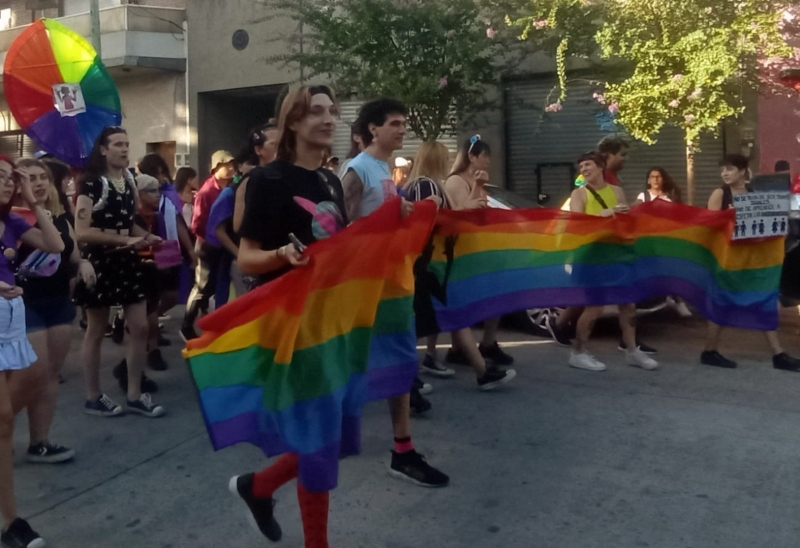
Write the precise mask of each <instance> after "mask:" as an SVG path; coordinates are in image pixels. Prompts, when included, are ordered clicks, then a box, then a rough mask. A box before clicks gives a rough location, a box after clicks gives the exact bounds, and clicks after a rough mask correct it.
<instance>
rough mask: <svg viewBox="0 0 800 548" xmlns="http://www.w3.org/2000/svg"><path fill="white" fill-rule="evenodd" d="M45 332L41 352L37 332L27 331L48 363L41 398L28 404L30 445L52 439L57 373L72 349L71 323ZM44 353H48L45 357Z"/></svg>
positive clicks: (41, 359) (41, 360) (39, 354)
mask: <svg viewBox="0 0 800 548" xmlns="http://www.w3.org/2000/svg"><path fill="white" fill-rule="evenodd" d="M43 333H44V334H45V338H46V353H40V352H41V351H40V349H39V346H38V344H39V343H38V342H34V336H32V335H36V334H37V333H32V334H29V335H28V340H29V341H30V342H31V345H33V350H34V351H35V352H36V355H37V356H38V357H39V362H44V363H46V364H47V368H46V371H45V375H46V377H45V381H44V386H43V389H42V392H41V393H40V395H39V397H38V398H36V399H35V400H33V401H31V402H30V403H29V404H28V423H29V427H30V428H29V429H30V445H36V444H38V443H44V442H46V441H48V439H49V435H50V427H51V425H52V424H53V417H54V416H55V411H56V402H57V400H58V377H59V374H60V373H61V368H62V367H63V366H64V362H65V361H66V359H67V354H68V353H69V347H70V338H71V337H72V326H71V325H56V326H53V327H51V328H49V329H48V330H47V331H44V332H43ZM43 356H45V357H46V360H45V359H44V358H43ZM31 367H33V366H31ZM29 369H30V368H29Z"/></svg>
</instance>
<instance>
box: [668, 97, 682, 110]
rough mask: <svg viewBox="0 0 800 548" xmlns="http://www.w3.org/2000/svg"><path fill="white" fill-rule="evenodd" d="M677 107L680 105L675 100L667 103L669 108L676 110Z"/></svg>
mask: <svg viewBox="0 0 800 548" xmlns="http://www.w3.org/2000/svg"><path fill="white" fill-rule="evenodd" d="M679 105H680V103H679V102H678V100H677V99H673V100H672V101H670V102H669V106H670V107H671V108H678V106H679Z"/></svg>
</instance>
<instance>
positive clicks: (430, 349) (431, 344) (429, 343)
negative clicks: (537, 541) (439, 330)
mask: <svg viewBox="0 0 800 548" xmlns="http://www.w3.org/2000/svg"><path fill="white" fill-rule="evenodd" d="M438 342H439V335H429V336H428V337H427V338H426V339H425V351H426V352H427V353H428V355H429V356H433V358H434V359H435V358H436V344H437V343H438Z"/></svg>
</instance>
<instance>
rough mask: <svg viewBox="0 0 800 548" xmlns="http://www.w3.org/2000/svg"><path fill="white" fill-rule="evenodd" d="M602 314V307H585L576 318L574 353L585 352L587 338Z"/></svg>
mask: <svg viewBox="0 0 800 548" xmlns="http://www.w3.org/2000/svg"><path fill="white" fill-rule="evenodd" d="M602 313H603V307H602V306H587V307H586V308H585V309H584V310H583V314H581V315H580V317H579V318H578V326H577V331H576V334H575V343H574V346H575V351H576V352H586V345H587V344H588V343H589V338H590V337H591V336H592V331H594V324H595V323H596V322H597V319H598V318H599V317H600V315H601V314H602Z"/></svg>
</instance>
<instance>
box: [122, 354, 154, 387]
mask: <svg viewBox="0 0 800 548" xmlns="http://www.w3.org/2000/svg"><path fill="white" fill-rule="evenodd" d="M114 378H115V379H117V382H118V383H119V389H120V390H122V391H123V392H127V391H128V361H127V359H126V358H122V361H121V362H119V363H118V364H117V365H115V366H114ZM139 391H140V392H146V393H148V394H155V393H156V392H158V385H157V384H156V381H154V380H153V379H151V378H150V377H148V376H147V375H145V374H144V373H142V384H141V385H140V386H139Z"/></svg>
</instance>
